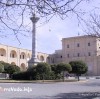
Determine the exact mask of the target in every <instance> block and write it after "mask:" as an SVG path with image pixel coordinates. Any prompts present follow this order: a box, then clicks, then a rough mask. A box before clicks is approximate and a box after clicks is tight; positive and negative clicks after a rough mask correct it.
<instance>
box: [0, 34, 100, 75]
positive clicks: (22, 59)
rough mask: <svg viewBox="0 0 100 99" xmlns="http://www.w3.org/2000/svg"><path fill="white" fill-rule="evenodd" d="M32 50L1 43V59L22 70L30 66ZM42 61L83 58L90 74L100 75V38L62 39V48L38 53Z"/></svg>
mask: <svg viewBox="0 0 100 99" xmlns="http://www.w3.org/2000/svg"><path fill="white" fill-rule="evenodd" d="M31 55H32V51H31V50H27V49H21V48H16V47H12V46H7V45H2V44H0V61H4V62H7V63H10V64H13V65H18V66H19V67H20V68H21V70H26V69H27V68H28V61H29V60H30V58H31ZM37 58H38V60H39V61H40V62H47V63H49V64H58V63H61V62H64V63H69V62H70V61H74V60H82V61H84V62H85V63H86V64H87V66H88V73H87V74H88V75H100V38H98V37H96V36H89V35H87V36H77V37H69V38H63V39H62V49H61V50H56V51H55V53H53V54H46V53H41V52H38V53H37Z"/></svg>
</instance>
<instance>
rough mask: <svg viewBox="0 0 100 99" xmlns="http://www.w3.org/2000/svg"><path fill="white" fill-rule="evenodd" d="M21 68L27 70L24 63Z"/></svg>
mask: <svg viewBox="0 0 100 99" xmlns="http://www.w3.org/2000/svg"><path fill="white" fill-rule="evenodd" d="M21 70H22V71H25V70H26V66H25V64H24V63H22V64H21Z"/></svg>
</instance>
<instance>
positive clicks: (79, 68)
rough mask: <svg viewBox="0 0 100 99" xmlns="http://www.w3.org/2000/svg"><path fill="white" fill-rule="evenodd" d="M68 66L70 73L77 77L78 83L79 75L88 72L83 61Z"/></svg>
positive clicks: (73, 62)
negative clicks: (70, 68) (70, 69)
mask: <svg viewBox="0 0 100 99" xmlns="http://www.w3.org/2000/svg"><path fill="white" fill-rule="evenodd" d="M69 64H70V65H71V67H72V71H71V73H74V74H76V75H77V76H78V81H79V80H80V79H79V76H80V75H81V74H85V73H86V72H87V71H88V67H87V65H86V63H84V62H83V61H71V62H70V63H69Z"/></svg>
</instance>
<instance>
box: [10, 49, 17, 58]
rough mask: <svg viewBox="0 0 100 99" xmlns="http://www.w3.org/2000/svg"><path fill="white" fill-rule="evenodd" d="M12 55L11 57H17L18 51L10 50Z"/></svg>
mask: <svg viewBox="0 0 100 99" xmlns="http://www.w3.org/2000/svg"><path fill="white" fill-rule="evenodd" d="M10 57H11V58H16V57H17V53H16V51H15V50H12V51H11V52H10Z"/></svg>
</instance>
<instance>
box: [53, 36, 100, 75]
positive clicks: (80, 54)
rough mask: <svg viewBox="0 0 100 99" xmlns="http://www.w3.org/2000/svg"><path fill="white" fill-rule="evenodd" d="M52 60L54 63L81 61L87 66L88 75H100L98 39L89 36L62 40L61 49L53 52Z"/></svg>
mask: <svg viewBox="0 0 100 99" xmlns="http://www.w3.org/2000/svg"><path fill="white" fill-rule="evenodd" d="M54 58H55V59H54V60H55V62H54V63H60V62H65V63H69V62H70V61H74V60H82V61H84V62H85V63H86V64H87V66H88V75H100V38H98V37H96V36H89V35H86V36H77V37H69V38H63V39H62V49H61V50H58V51H55V57H54Z"/></svg>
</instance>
